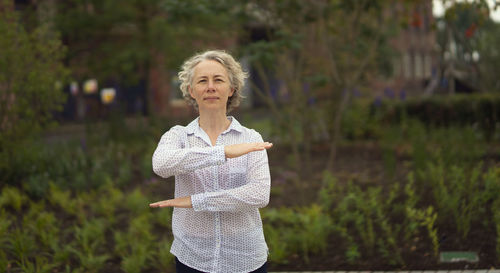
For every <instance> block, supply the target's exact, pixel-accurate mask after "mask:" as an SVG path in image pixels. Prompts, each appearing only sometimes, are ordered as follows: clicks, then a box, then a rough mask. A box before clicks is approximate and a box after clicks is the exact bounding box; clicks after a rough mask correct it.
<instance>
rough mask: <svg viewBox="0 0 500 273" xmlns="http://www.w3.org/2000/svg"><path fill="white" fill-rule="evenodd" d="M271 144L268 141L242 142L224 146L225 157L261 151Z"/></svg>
mask: <svg viewBox="0 0 500 273" xmlns="http://www.w3.org/2000/svg"><path fill="white" fill-rule="evenodd" d="M272 146H273V144H272V143H270V142H255V143H242V144H233V145H227V146H224V152H225V153H226V158H235V157H239V156H242V155H244V154H248V153H250V152H255V151H262V150H265V149H269V148H271V147H272Z"/></svg>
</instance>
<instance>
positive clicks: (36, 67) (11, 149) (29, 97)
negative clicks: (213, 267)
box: [0, 0, 67, 181]
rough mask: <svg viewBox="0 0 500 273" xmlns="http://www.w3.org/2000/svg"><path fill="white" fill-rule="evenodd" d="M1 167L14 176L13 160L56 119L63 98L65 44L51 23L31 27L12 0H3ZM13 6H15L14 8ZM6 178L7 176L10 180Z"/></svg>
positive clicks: (0, 39)
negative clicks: (28, 142) (27, 27)
mask: <svg viewBox="0 0 500 273" xmlns="http://www.w3.org/2000/svg"><path fill="white" fill-rule="evenodd" d="M0 5H2V6H3V7H4V8H2V10H0V32H1V33H2V35H1V37H0V52H2V53H1V57H0V86H2V88H0V109H2V111H0V121H1V122H0V129H1V131H2V134H0V173H1V174H2V177H0V178H1V179H2V180H3V179H10V178H11V175H12V172H11V170H10V167H11V160H12V159H13V158H14V154H15V153H17V152H19V150H22V146H23V144H24V142H25V140H26V139H30V138H32V137H34V136H35V135H36V134H37V133H39V132H40V129H41V128H43V127H45V126H47V125H48V124H49V123H50V122H51V120H52V113H53V112H54V111H57V110H60V109H61V105H62V103H63V102H64V99H65V98H64V95H63V93H62V86H63V84H64V83H65V80H66V76H67V71H66V69H65V68H64V66H63V63H62V59H63V56H64V54H65V49H64V47H63V46H62V44H61V42H60V40H59V39H58V37H57V35H56V33H55V32H54V31H52V30H51V29H50V28H49V26H48V25H47V24H40V25H38V26H37V27H36V28H34V29H33V30H27V29H26V28H25V27H24V26H23V25H22V24H21V23H20V20H19V14H18V12H17V11H14V10H13V9H14V8H13V7H12V4H11V1H8V0H2V1H1V2H0ZM11 8H12V10H11ZM7 181H8V180H7Z"/></svg>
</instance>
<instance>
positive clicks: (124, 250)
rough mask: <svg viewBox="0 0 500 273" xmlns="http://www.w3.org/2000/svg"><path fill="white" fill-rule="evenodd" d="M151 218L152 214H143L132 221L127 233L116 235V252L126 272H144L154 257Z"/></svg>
mask: <svg viewBox="0 0 500 273" xmlns="http://www.w3.org/2000/svg"><path fill="white" fill-rule="evenodd" d="M151 218H152V216H151V213H144V214H141V215H140V216H138V217H135V218H134V219H133V220H132V222H131V223H130V226H129V228H128V231H127V232H117V233H115V242H116V244H115V252H116V253H117V254H118V255H119V256H120V257H121V258H122V261H121V268H122V269H123V270H124V271H125V272H142V271H143V270H144V269H145V268H147V267H148V266H147V264H148V261H149V260H151V259H152V258H153V257H154V251H155V250H154V245H155V243H154V242H155V238H154V236H153V234H152V233H151V228H152V225H151Z"/></svg>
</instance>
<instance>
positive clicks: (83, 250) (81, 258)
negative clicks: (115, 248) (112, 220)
mask: <svg viewBox="0 0 500 273" xmlns="http://www.w3.org/2000/svg"><path fill="white" fill-rule="evenodd" d="M105 230H106V224H105V221H104V220H103V219H92V220H89V221H86V222H84V223H83V226H81V227H80V226H75V228H74V232H75V244H74V245H73V246H70V248H69V251H70V252H71V253H72V254H73V255H74V256H75V257H76V259H77V260H78V262H79V263H80V266H81V268H80V271H83V272H98V271H99V270H100V269H101V268H102V267H103V266H104V264H105V262H106V261H107V260H108V259H109V258H110V256H109V255H108V254H104V253H106V252H107V251H106V249H105V248H104V243H105V242H106V240H105Z"/></svg>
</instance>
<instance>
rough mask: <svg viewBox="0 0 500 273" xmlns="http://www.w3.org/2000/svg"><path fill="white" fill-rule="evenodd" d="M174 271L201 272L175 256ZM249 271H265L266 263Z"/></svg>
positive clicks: (262, 272) (179, 272)
mask: <svg viewBox="0 0 500 273" xmlns="http://www.w3.org/2000/svg"><path fill="white" fill-rule="evenodd" d="M175 271H176V272H177V273H203V272H201V271H198V270H196V269H193V268H191V267H189V266H187V265H185V264H183V263H181V262H180V261H179V260H177V258H175ZM250 273H267V263H265V264H264V265H263V266H261V267H259V268H257V270H254V271H252V272H250Z"/></svg>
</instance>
